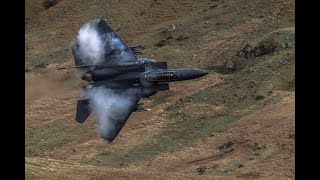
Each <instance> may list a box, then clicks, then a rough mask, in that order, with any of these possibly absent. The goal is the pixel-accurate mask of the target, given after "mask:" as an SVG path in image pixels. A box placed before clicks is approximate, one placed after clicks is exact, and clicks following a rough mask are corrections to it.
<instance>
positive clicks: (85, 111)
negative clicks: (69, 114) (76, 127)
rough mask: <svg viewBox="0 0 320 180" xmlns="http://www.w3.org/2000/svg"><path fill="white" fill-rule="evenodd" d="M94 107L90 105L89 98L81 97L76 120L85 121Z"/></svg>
mask: <svg viewBox="0 0 320 180" xmlns="http://www.w3.org/2000/svg"><path fill="white" fill-rule="evenodd" d="M91 112H92V109H91V108H90V106H89V99H79V100H78V102H77V113H76V121H77V122H78V123H83V122H84V121H85V120H86V119H87V118H88V117H89V116H90V114H91Z"/></svg>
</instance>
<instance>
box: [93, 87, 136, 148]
mask: <svg viewBox="0 0 320 180" xmlns="http://www.w3.org/2000/svg"><path fill="white" fill-rule="evenodd" d="M109 90H110V91H112V92H107V93H104V95H107V96H106V97H104V98H105V99H103V98H102V97H99V96H98V97H93V98H92V102H93V105H94V106H95V108H94V109H95V111H96V113H97V116H98V118H99V119H100V130H101V137H102V138H103V139H105V140H107V141H109V142H113V140H114V139H115V138H116V137H117V135H118V134H119V132H120V131H121V129H122V128H123V126H124V124H125V123H126V122H127V120H128V118H129V116H130V115H131V113H132V112H133V111H134V109H135V107H136V106H137V104H138V102H139V100H140V89H134V88H130V89H126V90H125V91H122V92H117V91H114V90H111V89H106V91H109ZM106 91H104V92H106ZM97 94H100V95H101V92H97ZM95 98H96V99H95ZM103 101H105V102H103ZM97 106H98V107H97Z"/></svg>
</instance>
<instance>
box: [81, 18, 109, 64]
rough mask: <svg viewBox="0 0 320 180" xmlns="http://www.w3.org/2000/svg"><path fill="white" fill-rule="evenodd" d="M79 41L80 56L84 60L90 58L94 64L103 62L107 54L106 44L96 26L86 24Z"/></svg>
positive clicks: (82, 28)
mask: <svg viewBox="0 0 320 180" xmlns="http://www.w3.org/2000/svg"><path fill="white" fill-rule="evenodd" d="M78 41H79V46H80V49H79V51H80V56H81V57H82V58H84V59H87V58H89V59H90V60H91V61H92V62H93V64H97V63H99V62H101V61H102V59H103V55H104V54H105V49H104V42H103V41H102V39H101V38H100V36H99V33H98V31H97V29H96V26H94V24H92V23H86V24H84V25H83V26H82V27H81V28H80V31H79V34H78Z"/></svg>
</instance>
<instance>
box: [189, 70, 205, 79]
mask: <svg viewBox="0 0 320 180" xmlns="http://www.w3.org/2000/svg"><path fill="white" fill-rule="evenodd" d="M207 74H208V71H205V70H202V69H193V70H192V71H191V72H190V77H191V78H199V77H202V76H205V75H207Z"/></svg>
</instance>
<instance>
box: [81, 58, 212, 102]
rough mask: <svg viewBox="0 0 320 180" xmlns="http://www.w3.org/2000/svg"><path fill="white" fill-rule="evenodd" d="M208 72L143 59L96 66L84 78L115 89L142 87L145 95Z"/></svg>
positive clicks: (92, 83)
mask: <svg viewBox="0 0 320 180" xmlns="http://www.w3.org/2000/svg"><path fill="white" fill-rule="evenodd" d="M206 74H208V72H207V71H205V70H201V69H196V68H195V69H190V68H181V69H166V63H165V65H164V64H163V62H158V63H157V62H155V61H153V60H149V59H145V58H144V59H143V60H140V61H136V62H132V63H130V62H128V63H126V64H121V65H100V66H96V67H94V68H92V69H90V70H88V71H87V72H85V73H84V74H83V75H82V79H83V80H86V81H88V82H90V84H91V85H95V86H106V87H110V88H113V89H117V88H119V89H122V88H123V87H133V86H135V87H140V88H142V89H143V91H142V92H145V93H144V94H143V97H149V96H151V95H154V94H155V93H157V92H158V91H164V90H169V87H167V88H165V87H164V86H168V82H173V81H183V80H189V79H195V78H199V77H202V76H204V75H206Z"/></svg>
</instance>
